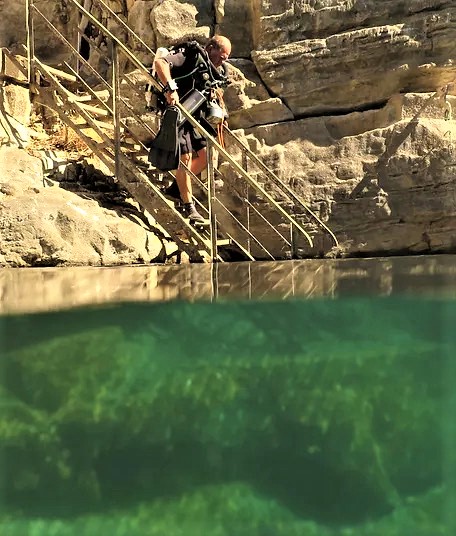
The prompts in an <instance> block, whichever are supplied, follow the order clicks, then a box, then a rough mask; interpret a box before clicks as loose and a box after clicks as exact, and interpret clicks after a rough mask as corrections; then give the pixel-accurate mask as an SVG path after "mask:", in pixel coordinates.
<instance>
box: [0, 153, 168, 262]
mask: <svg viewBox="0 0 456 536" xmlns="http://www.w3.org/2000/svg"><path fill="white" fill-rule="evenodd" d="M0 170H1V178H0V207H1V210H0V236H1V240H0V257H1V258H2V259H3V261H2V262H3V263H6V264H9V265H12V266H36V265H44V266H52V265H65V264H67V265H78V264H80V265H84V264H85V265H87V264H91V265H111V264H130V263H138V262H146V263H147V262H150V261H152V260H153V259H155V258H157V256H158V255H159V254H160V252H161V250H162V244H161V242H160V241H159V239H158V238H157V237H156V236H155V235H154V234H153V233H152V232H150V231H148V230H146V229H145V228H142V227H141V226H140V225H138V224H137V223H134V222H133V221H131V220H130V219H126V218H119V216H118V214H117V213H116V212H114V211H112V210H107V209H105V208H103V207H101V206H100V205H99V204H98V203H97V202H96V201H93V200H92V201H91V200H86V199H83V198H81V197H79V196H77V195H75V194H74V193H71V192H68V191H66V190H63V189H62V188H58V187H56V186H54V187H45V183H44V182H43V175H42V168H41V162H40V160H38V159H37V158H34V157H31V156H29V155H28V154H27V153H26V152H25V151H23V150H20V149H15V148H9V147H2V148H0Z"/></svg>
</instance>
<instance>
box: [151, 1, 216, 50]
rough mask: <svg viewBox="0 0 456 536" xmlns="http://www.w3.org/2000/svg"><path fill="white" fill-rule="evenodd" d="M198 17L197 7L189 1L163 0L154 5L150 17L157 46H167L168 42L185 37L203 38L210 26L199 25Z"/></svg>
mask: <svg viewBox="0 0 456 536" xmlns="http://www.w3.org/2000/svg"><path fill="white" fill-rule="evenodd" d="M203 13H204V11H203ZM198 18H199V12H198V9H197V7H196V6H195V5H193V4H190V3H184V4H181V3H180V2H178V1H177V0H163V1H162V2H160V3H158V4H157V5H155V7H153V8H152V13H151V19H152V26H153V28H154V31H155V35H156V39H157V47H161V46H169V44H170V43H172V42H174V41H178V40H181V39H185V38H186V37H194V38H195V39H203V40H204V39H206V38H207V37H209V33H210V28H209V27H208V26H199V20H198ZM203 20H204V18H203Z"/></svg>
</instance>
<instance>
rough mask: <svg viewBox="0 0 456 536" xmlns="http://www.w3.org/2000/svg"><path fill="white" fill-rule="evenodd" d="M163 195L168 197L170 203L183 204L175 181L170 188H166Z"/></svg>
mask: <svg viewBox="0 0 456 536" xmlns="http://www.w3.org/2000/svg"><path fill="white" fill-rule="evenodd" d="M163 195H164V196H165V197H166V199H169V200H170V201H174V203H180V202H181V196H180V192H179V187H178V186H177V182H176V181H173V182H172V183H171V185H170V186H168V188H165V189H164V190H163Z"/></svg>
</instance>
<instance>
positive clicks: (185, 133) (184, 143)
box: [178, 121, 206, 155]
mask: <svg viewBox="0 0 456 536" xmlns="http://www.w3.org/2000/svg"><path fill="white" fill-rule="evenodd" d="M178 140H179V145H180V150H181V155H183V154H192V153H198V152H199V151H201V149H204V148H205V147H206V140H205V139H204V137H203V136H201V134H199V133H198V132H196V131H195V129H194V128H193V127H192V125H191V124H190V123H189V122H188V121H187V122H186V123H184V124H183V125H182V128H181V129H179V134H178Z"/></svg>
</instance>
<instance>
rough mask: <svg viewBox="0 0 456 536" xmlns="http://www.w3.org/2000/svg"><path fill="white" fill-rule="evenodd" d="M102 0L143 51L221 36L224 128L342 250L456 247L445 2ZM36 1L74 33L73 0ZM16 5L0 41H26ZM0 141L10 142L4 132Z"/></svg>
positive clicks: (44, 41) (455, 75)
mask: <svg viewBox="0 0 456 536" xmlns="http://www.w3.org/2000/svg"><path fill="white" fill-rule="evenodd" d="M96 2H97V0H86V2H85V3H84V5H86V7H87V8H88V9H96ZM105 3H106V4H108V5H109V7H110V8H111V9H112V10H113V11H114V12H115V13H117V14H118V15H120V16H121V17H122V18H123V20H125V21H128V23H129V24H130V26H131V27H132V28H133V29H134V30H135V31H136V32H137V33H138V35H140V36H141V38H142V39H143V41H144V42H145V43H147V44H148V45H149V46H151V47H152V48H155V47H157V46H162V45H167V44H168V43H169V42H170V40H172V39H175V38H177V37H181V36H185V35H192V36H195V35H196V36H198V37H200V38H204V37H208V36H209V35H212V34H213V33H214V32H223V33H225V34H226V35H228V36H229V37H230V38H231V39H232V42H233V53H232V56H233V59H232V60H231V61H230V76H231V80H232V83H231V85H230V86H229V87H228V88H227V90H226V93H225V97H226V103H227V105H228V108H229V110H230V126H231V128H233V129H240V130H238V134H239V135H241V136H245V138H244V139H245V141H246V142H247V143H248V144H249V146H250V147H251V148H252V149H253V150H255V152H257V154H258V155H259V156H260V157H261V158H262V159H263V160H264V161H265V162H266V163H267V164H268V165H269V166H270V167H271V168H272V169H273V170H274V171H276V173H277V174H278V175H279V176H280V178H281V179H283V180H285V181H286V182H288V183H289V184H290V186H291V187H292V188H293V189H294V190H295V191H296V192H297V193H298V194H299V195H300V196H301V197H302V198H303V199H304V200H305V201H306V202H307V203H309V204H310V206H311V208H312V209H313V210H314V211H315V212H316V213H317V214H318V215H319V216H320V217H321V218H322V219H323V220H324V221H325V222H326V223H327V224H328V225H329V227H331V228H332V229H333V231H334V232H335V233H336V235H337V236H338V238H339V242H340V244H341V248H340V253H341V254H343V255H348V256H350V255H374V254H375V255H390V254H397V253H401V254H402V253H421V252H426V253H434V252H452V251H454V250H455V245H456V244H455V242H454V238H453V236H454V225H455V218H456V206H455V204H454V202H453V201H452V199H453V197H454V192H455V180H454V172H453V170H454V166H455V164H456V155H455V151H454V141H453V140H454V135H455V133H456V132H455V126H456V124H455V122H454V120H453V114H452V111H453V105H454V98H455V97H454V96H453V95H455V94H456V91H455V86H454V84H453V82H454V81H455V80H456V67H455V64H454V59H455V52H456V47H455V45H454V43H455V42H456V7H455V6H454V3H453V2H452V1H451V0H408V1H407V2H403V1H400V2H398V1H393V0H388V1H384V0H366V1H363V2H360V1H356V0H354V1H350V2H345V1H344V2H342V1H340V0H325V1H322V2H315V1H313V0H305V1H302V2H296V1H293V0H274V1H273V2H270V1H268V2H266V1H264V0H250V1H247V2H245V1H241V0H213V1H212V2H202V1H200V0H193V1H187V2H183V1H176V0H160V1H158V0H136V1H135V0H128V1H121V0H110V1H108V2H106V1H105ZM36 4H37V5H38V6H39V8H40V9H41V10H43V12H45V13H46V15H47V16H48V17H49V18H50V19H51V20H52V21H53V22H54V23H55V25H56V26H57V27H58V28H59V29H60V30H61V31H63V32H64V33H65V34H66V36H67V38H68V40H69V41H71V42H74V39H75V15H74V11H73V8H72V4H71V2H68V1H64V0H61V1H59V2H57V3H55V2H47V1H45V0H42V1H41V2H36ZM51 4H52V6H51ZM23 7H24V2H22V3H19V4H18V5H15V6H14V8H13V7H11V8H10V9H3V11H2V12H5V17H4V18H3V19H2V21H1V22H0V30H1V31H0V36H1V37H0V45H1V46H8V47H10V48H14V47H15V46H16V47H18V46H19V44H20V43H22V42H23V41H24V37H25V30H24V27H25V26H24V10H23V9H22V8H23ZM63 13H64V14H65V16H63ZM76 23H77V21H76ZM107 23H109V21H107ZM108 26H109V27H110V28H111V30H112V31H113V32H114V33H116V34H117V35H120V34H121V32H122V29H121V28H119V27H118V26H116V25H115V24H113V23H112V21H111V23H110V24H108ZM13 28H16V32H15V31H14V30H13ZM38 35H39V37H38V43H37V50H38V51H41V53H42V54H43V57H44V58H45V59H46V60H47V61H48V62H49V61H51V62H52V60H53V61H54V62H55V63H58V62H59V61H60V59H61V58H60V55H61V50H59V49H58V48H56V49H55V50H54V49H53V48H52V46H51V45H50V42H49V38H50V36H49V35H46V34H45V33H44V32H43V33H38ZM132 46H133V44H132ZM135 46H136V49H135V51H136V52H137V53H138V54H139V56H140V57H141V59H142V60H143V61H145V62H147V61H150V58H148V55H147V53H146V51H145V50H141V49H140V47H139V48H138V45H137V44H136V45H135ZM90 61H91V62H92V63H93V64H94V66H95V67H96V68H97V62H98V61H100V58H98V57H95V56H94V57H93V58H91V59H90ZM7 91H8V86H5V87H4V88H3V92H2V95H3V102H5V99H6V100H8V99H7ZM3 108H4V113H5V112H6V113H8V114H9V115H8V118H10V121H9V124H11V123H12V121H13V119H11V118H14V117H15V113H12V112H11V110H9V111H8V109H7V107H6V108H5V107H3ZM4 130H5V129H4ZM10 130H11V128H10ZM13 130H14V131H15V132H17V130H18V129H17V128H13ZM21 132H22V131H21ZM0 134H1V132H0ZM26 137H27V134H26V133H21V135H20V136H19V138H21V141H20V143H19V145H22V146H23V147H24V148H25V147H26V145H27V141H26V140H25V139H24V138H26ZM2 139H4V140H8V143H11V135H10V134H9V133H8V132H7V133H6V134H3V135H2ZM15 143H16V144H17V141H16V142H15ZM265 210H267V209H265ZM138 232H142V231H138ZM0 253H2V252H0ZM319 253H321V251H320V250H318V248H317V250H316V251H314V252H307V253H306V251H305V249H303V255H306V254H310V255H312V254H319ZM116 255H117V253H115V252H114V257H115V256H116ZM69 256H70V257H71V254H69ZM117 260H118V262H123V258H121V257H119V258H118V259H117ZM27 262H28V261H27ZM64 262H67V261H64ZM76 262H80V259H79V258H78V260H77V261H76Z"/></svg>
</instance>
